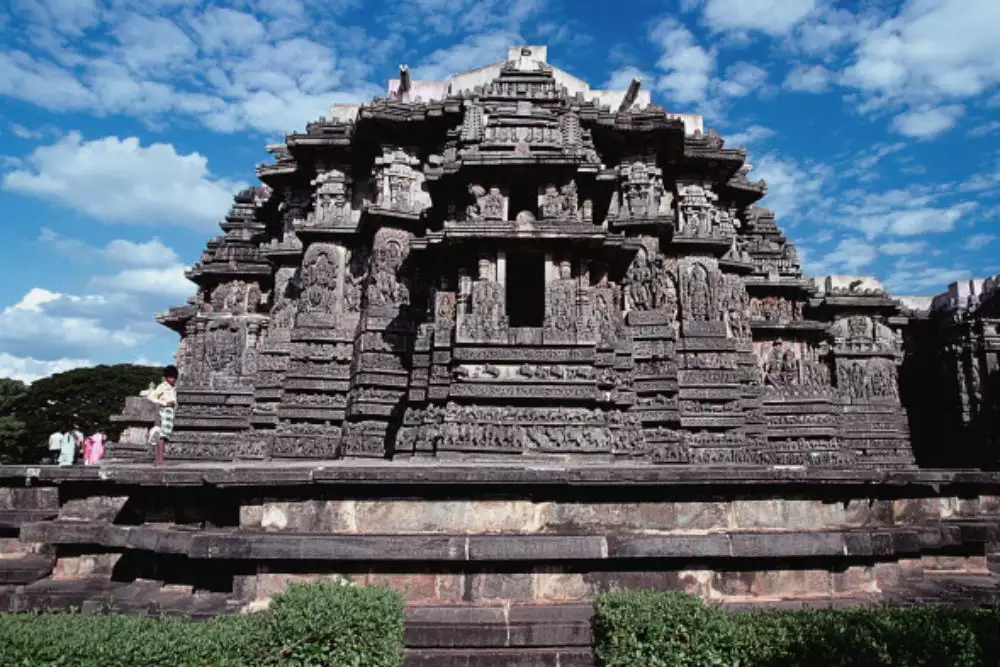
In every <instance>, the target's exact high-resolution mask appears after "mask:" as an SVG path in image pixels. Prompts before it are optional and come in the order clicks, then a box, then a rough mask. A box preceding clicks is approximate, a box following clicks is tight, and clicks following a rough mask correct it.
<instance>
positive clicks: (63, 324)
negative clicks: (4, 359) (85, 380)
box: [0, 288, 149, 360]
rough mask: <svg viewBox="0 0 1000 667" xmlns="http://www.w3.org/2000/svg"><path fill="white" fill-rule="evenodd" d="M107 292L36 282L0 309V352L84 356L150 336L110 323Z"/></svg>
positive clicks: (48, 356)
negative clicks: (66, 290)
mask: <svg viewBox="0 0 1000 667" xmlns="http://www.w3.org/2000/svg"><path fill="white" fill-rule="evenodd" d="M110 305H111V304H110V303H109V301H108V299H107V298H105V297H102V296H75V295H67V294H60V293H56V292H50V291H48V290H44V289H40V288H33V289H32V290H30V291H29V292H28V293H27V294H25V296H24V297H23V298H22V299H21V301H20V302H19V303H17V304H15V305H13V306H8V307H6V308H4V309H3V310H0V352H2V353H7V354H11V355H14V356H19V357H24V356H27V357H31V358H35V359H43V360H52V359H63V358H71V359H81V358H86V357H88V356H90V353H92V352H94V351H98V350H102V349H109V348H110V349H115V348H119V349H134V348H135V347H136V346H137V345H139V344H140V343H142V342H144V341H146V340H147V339H148V338H149V336H148V334H145V333H143V332H140V331H138V330H136V329H135V328H133V327H132V326H130V325H129V324H124V325H119V326H111V325H109V324H108V322H107V320H108V319H110V315H111V313H110V312H108V311H109V310H111V309H110V308H109V306H110Z"/></svg>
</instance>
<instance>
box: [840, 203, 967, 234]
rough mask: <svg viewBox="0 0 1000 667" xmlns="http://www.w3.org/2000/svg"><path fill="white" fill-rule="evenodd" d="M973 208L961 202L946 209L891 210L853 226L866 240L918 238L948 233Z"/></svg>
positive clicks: (930, 207) (864, 218) (861, 219)
mask: <svg viewBox="0 0 1000 667" xmlns="http://www.w3.org/2000/svg"><path fill="white" fill-rule="evenodd" d="M975 208H976V204H975V202H964V203H961V204H954V205H952V206H948V207H946V208H939V207H933V206H924V207H915V208H911V209H904V210H892V211H888V212H885V213H881V214H876V215H871V216H868V217H862V218H860V219H858V220H857V221H856V222H855V225H856V226H857V227H858V228H859V229H861V230H862V231H864V232H865V234H866V235H867V236H868V238H874V237H875V236H878V235H880V234H888V235H891V236H917V235H919V234H927V233H931V232H950V231H951V230H953V229H954V228H955V223H957V222H958V221H959V220H960V219H961V218H962V216H964V215H967V214H969V213H970V212H971V211H973V210H974V209H975Z"/></svg>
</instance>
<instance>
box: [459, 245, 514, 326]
mask: <svg viewBox="0 0 1000 667" xmlns="http://www.w3.org/2000/svg"><path fill="white" fill-rule="evenodd" d="M505 301H506V299H505V295H504V289H503V285H501V284H500V283H498V282H497V279H496V267H495V265H494V263H493V260H492V259H489V258H487V257H481V258H480V259H479V278H478V279H477V280H476V281H475V282H474V283H473V285H472V308H471V312H470V313H469V314H468V315H467V316H466V318H465V322H464V324H463V328H462V333H463V334H464V335H466V336H469V337H470V338H476V339H479V340H494V339H502V338H506V336H507V311H506V303H505Z"/></svg>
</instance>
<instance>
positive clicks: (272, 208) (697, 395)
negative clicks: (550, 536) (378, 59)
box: [164, 57, 996, 467]
mask: <svg viewBox="0 0 1000 667" xmlns="http://www.w3.org/2000/svg"><path fill="white" fill-rule="evenodd" d="M497 71H498V74H497V77H496V79H495V80H493V81H491V82H489V83H487V84H485V85H482V86H479V87H467V88H465V89H462V90H459V91H458V92H454V93H451V94H444V95H443V96H442V97H441V98H440V99H433V100H425V101H421V100H420V99H414V98H412V96H410V95H409V93H408V94H407V95H402V96H401V95H400V94H396V95H394V96H392V98H391V99H384V100H383V99H376V100H374V101H373V102H372V103H371V104H368V105H365V106H362V107H360V108H358V109H355V110H354V111H353V112H352V114H353V115H352V119H349V120H343V119H342V120H326V119H321V120H319V121H317V122H315V123H312V124H310V125H309V126H307V128H306V131H305V132H304V133H293V134H290V135H288V137H287V140H286V143H285V145H284V146H282V147H280V148H276V149H272V153H274V155H275V162H274V163H273V164H268V165H262V166H261V167H260V168H259V169H258V173H259V176H260V178H261V180H262V181H263V182H264V183H266V184H267V185H265V186H262V187H259V188H253V189H250V190H247V191H245V192H242V193H240V194H239V195H238V196H237V198H236V202H235V204H234V207H233V211H232V213H231V215H230V216H229V217H227V218H226V221H225V222H224V223H223V230H224V231H225V236H223V237H220V238H217V239H213V240H212V241H210V242H209V244H208V249H207V250H206V253H205V256H204V257H203V260H202V261H201V262H200V263H199V264H198V266H197V267H196V268H195V270H194V271H193V272H192V274H191V278H192V279H193V280H194V281H195V282H197V283H198V285H199V287H200V290H201V291H200V294H201V295H202V297H200V299H199V300H197V301H196V302H194V303H192V304H189V306H187V307H186V309H180V310H177V311H175V312H174V313H173V315H170V316H168V317H167V318H166V319H165V320H164V322H165V323H166V324H168V325H170V326H172V327H173V328H175V329H176V330H178V331H180V332H181V334H182V337H183V343H182V350H183V354H182V357H183V363H182V367H183V372H182V377H181V381H180V388H181V394H180V405H181V407H180V409H179V411H178V418H177V419H178V423H177V436H176V438H175V441H174V442H171V444H170V447H171V448H170V449H169V450H168V456H170V457H173V458H180V459H191V458H206V459H227V458H254V457H272V458H297V457H298V458H301V457H306V458H332V457H338V456H361V457H379V458H381V457H389V458H399V457H404V456H437V457H466V456H473V457H486V458H490V457H492V458H501V459H503V458H505V457H511V456H521V457H523V456H539V457H545V456H555V455H557V456H571V457H580V458H583V457H587V458H589V459H593V460H598V459H600V460H605V459H606V460H614V459H629V460H632V461H647V462H650V463H664V464H667V463H672V464H702V463H705V464H707V463H712V464H715V463H726V464H748V465H749V464H783V465H787V464H794V465H819V466H831V465H852V466H859V467H885V466H907V465H910V464H911V463H912V462H913V457H912V455H911V452H910V447H909V443H910V436H909V426H908V419H907V413H906V410H905V409H904V407H903V402H902V401H903V399H905V398H906V396H905V392H901V391H900V377H901V370H900V365H901V364H902V363H903V359H904V349H903V334H902V332H903V330H904V329H905V327H906V325H907V323H908V322H909V320H908V319H907V318H906V317H904V316H903V312H902V310H901V308H900V306H899V304H897V303H896V302H895V301H893V300H892V299H890V298H889V297H888V295H887V294H886V293H885V291H884V290H883V289H882V288H881V287H880V286H879V285H877V284H876V283H874V282H872V281H870V280H868V279H855V278H852V277H846V278H845V277H830V278H826V279H822V280H808V279H807V278H806V277H805V276H803V275H802V270H801V267H800V265H799V261H798V256H797V253H796V251H795V248H794V246H793V245H792V244H790V243H788V242H787V241H786V239H785V238H784V236H782V234H781V232H780V230H779V229H778V227H777V226H776V224H775V220H774V215H773V214H772V213H771V212H769V211H767V210H766V209H761V208H758V207H757V206H756V205H755V202H756V201H757V200H758V199H760V198H761V197H762V196H763V194H764V192H765V189H766V188H765V185H764V183H763V182H752V181H750V180H749V179H748V178H747V174H748V173H749V171H750V168H749V165H748V164H747V163H746V153H745V151H743V150H740V149H731V148H726V147H725V143H724V141H723V140H722V139H721V138H720V137H718V136H717V135H715V134H714V133H713V132H708V133H707V134H705V133H702V131H701V130H700V121H699V122H698V123H697V127H690V126H686V125H685V121H683V120H681V119H679V118H678V117H676V116H672V115H669V114H667V113H666V112H665V111H664V110H663V109H662V108H659V107H655V106H650V105H643V104H637V103H636V102H635V100H636V99H638V98H637V97H636V95H637V91H638V83H637V82H636V83H633V89H634V90H633V89H630V91H629V93H628V99H629V100H631V101H630V102H629V103H628V104H626V103H624V102H622V103H621V105H620V106H619V107H618V108H611V107H610V106H603V105H602V104H601V101H600V99H599V98H585V97H584V96H582V95H571V94H570V93H569V92H568V91H567V90H566V88H565V87H563V86H562V85H560V84H559V82H558V81H557V80H556V77H555V76H554V74H553V69H552V68H551V67H549V66H548V65H546V64H545V63H544V62H542V61H538V60H537V59H536V60H532V59H530V58H527V57H523V58H514V59H512V60H510V61H508V62H507V63H506V64H505V65H503V66H501V67H499V69H498V70H497ZM616 104H617V103H616ZM364 165H367V166H364ZM983 307H984V306H981V305H980V306H977V307H976V308H978V309H979V310H981V309H982V308H983ZM979 310H977V311H976V312H979ZM963 312H972V311H963ZM969 317H973V319H975V317H979V316H978V315H976V316H971V315H970V316H969ZM980 320H981V321H983V322H992V320H990V319H989V318H985V319H984V318H982V317H980V318H979V320H976V321H977V322H978V321H980ZM963 321H964V320H963ZM962 326H965V325H962ZM983 326H986V325H983ZM988 326H991V327H993V329H991V331H994V333H995V328H996V326H995V324H988ZM970 327H971V328H969V327H966V328H967V329H969V331H972V330H976V331H980V330H982V326H980V325H978V324H977V325H975V326H972V325H970ZM976 327H980V328H979V329H976ZM962 335H963V336H966V338H962V339H961V340H963V341H966V342H956V343H955V346H956V347H955V348H954V349H955V350H956V351H955V353H954V354H955V355H959V356H960V355H964V356H962V357H961V358H962V359H963V361H962V363H961V365H962V368H964V369H966V371H967V372H966V375H965V376H964V377H965V378H966V385H968V387H970V388H972V387H980V386H981V385H982V384H983V382H984V381H985V378H986V376H987V374H988V372H989V364H990V363H993V365H994V366H995V365H996V364H995V361H996V359H995V357H996V355H995V354H994V355H993V358H992V359H993V361H992V362H991V361H989V359H988V358H987V357H984V356H982V355H983V354H984V353H983V352H982V350H983V349H986V348H984V347H983V345H984V344H985V343H981V342H968V341H970V340H972V338H969V336H972V335H973V334H971V333H970V334H968V335H966V334H962ZM975 335H976V336H979V338H976V340H977V341H982V340H990V341H992V340H993V339H992V338H990V336H992V335H993V334H989V335H987V334H983V333H978V334H975ZM959 338H961V337H959ZM958 340H959V339H958V338H956V341H958ZM989 344H992V343H989ZM974 355H979V356H976V357H975V358H976V359H978V360H979V361H977V362H976V363H975V364H972V363H970V362H969V359H971V358H972V356H974ZM955 358H956V359H957V358H958V356H956V357H955ZM954 363H957V362H954ZM975 373H978V375H976V374H975ZM902 375H905V373H902ZM984 391H985V390H982V389H979V390H976V391H973V390H971V389H970V390H969V391H968V392H966V393H965V394H962V395H963V396H966V398H964V399H963V400H964V401H965V403H964V404H963V407H961V409H960V413H961V414H962V415H968V416H969V417H968V418H969V419H972V416H973V415H978V414H980V413H981V412H982V410H983V409H984V408H982V407H981V406H982V405H985V402H986V399H985V398H984V396H985V394H984V393H983V392H984ZM977 392H978V393H977Z"/></svg>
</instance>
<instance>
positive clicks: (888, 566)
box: [875, 562, 899, 591]
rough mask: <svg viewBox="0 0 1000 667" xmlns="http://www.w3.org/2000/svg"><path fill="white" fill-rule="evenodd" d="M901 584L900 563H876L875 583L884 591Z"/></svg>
mask: <svg viewBox="0 0 1000 667" xmlns="http://www.w3.org/2000/svg"><path fill="white" fill-rule="evenodd" d="M898 584H899V563H895V562H890V563H875V585H876V586H877V587H878V589H879V590H881V591H884V590H886V589H889V588H893V587H895V586H897V585H898Z"/></svg>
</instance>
